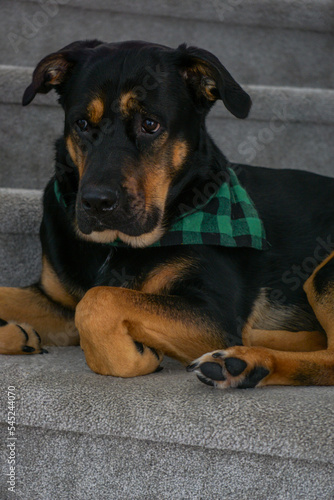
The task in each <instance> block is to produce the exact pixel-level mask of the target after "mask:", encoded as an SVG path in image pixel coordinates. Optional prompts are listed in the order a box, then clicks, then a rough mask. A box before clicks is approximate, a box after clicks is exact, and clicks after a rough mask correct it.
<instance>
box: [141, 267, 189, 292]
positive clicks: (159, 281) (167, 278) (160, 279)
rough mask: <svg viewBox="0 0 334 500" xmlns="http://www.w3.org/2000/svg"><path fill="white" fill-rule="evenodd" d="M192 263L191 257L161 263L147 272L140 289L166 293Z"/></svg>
mask: <svg viewBox="0 0 334 500" xmlns="http://www.w3.org/2000/svg"><path fill="white" fill-rule="evenodd" d="M194 265H195V264H194V262H193V261H192V260H191V259H185V258H184V259H182V258H178V259H174V260H172V261H171V262H167V263H165V264H161V265H160V266H157V267H156V268H155V269H153V271H151V272H150V273H149V274H148V276H147V278H146V279H145V281H144V283H143V284H142V286H141V287H140V291H141V292H144V293H168V292H169V291H170V290H171V288H172V287H173V285H174V284H175V283H176V282H177V281H179V280H181V279H182V277H183V276H184V275H185V274H186V273H187V271H188V270H189V269H191V268H192V267H194Z"/></svg>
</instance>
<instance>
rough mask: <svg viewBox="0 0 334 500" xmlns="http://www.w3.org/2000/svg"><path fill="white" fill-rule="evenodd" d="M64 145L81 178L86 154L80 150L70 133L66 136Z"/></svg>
mask: <svg viewBox="0 0 334 500" xmlns="http://www.w3.org/2000/svg"><path fill="white" fill-rule="evenodd" d="M66 147H67V150H68V152H69V154H70V157H71V158H72V161H73V163H74V164H75V165H76V166H77V168H78V172H79V177H80V178H81V177H82V175H83V173H84V170H85V163H86V155H85V154H84V153H83V152H82V150H81V148H80V147H79V146H78V144H77V143H76V141H75V139H74V138H73V137H72V136H71V135H69V136H68V137H67V138H66Z"/></svg>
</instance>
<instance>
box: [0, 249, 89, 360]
mask: <svg viewBox="0 0 334 500" xmlns="http://www.w3.org/2000/svg"><path fill="white" fill-rule="evenodd" d="M77 302H78V300H77V299H75V298H74V297H72V296H71V295H69V294H68V293H67V292H66V291H65V289H64V287H63V286H62V284H61V283H60V281H59V279H58V278H57V276H56V274H55V273H54V271H53V269H52V268H51V266H50V265H49V264H48V262H47V260H46V259H45V258H44V260H43V271H42V277H41V283H40V286H37V285H36V286H31V287H26V288H7V287H2V288H0V354H37V353H40V352H43V349H42V346H45V345H58V346H66V345H79V335H78V331H77V329H76V328H75V324H74V309H75V305H76V304H77Z"/></svg>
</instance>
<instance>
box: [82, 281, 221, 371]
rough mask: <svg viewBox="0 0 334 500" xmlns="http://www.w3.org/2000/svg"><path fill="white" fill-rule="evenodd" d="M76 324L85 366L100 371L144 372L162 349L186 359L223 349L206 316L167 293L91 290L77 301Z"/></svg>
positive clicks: (156, 363)
mask: <svg viewBox="0 0 334 500" xmlns="http://www.w3.org/2000/svg"><path fill="white" fill-rule="evenodd" d="M75 322H76V326H77V328H78V330H79V333H80V342H81V347H82V348H83V350H84V353H85V356H86V360H87V363H88V365H89V366H90V368H91V369H92V370H93V371H95V372H97V373H101V374H103V375H114V376H121V377H134V376H137V375H144V374H147V373H151V372H153V371H154V370H155V369H156V368H157V367H158V366H159V364H160V362H161V359H162V356H163V353H164V354H166V355H169V356H172V357H174V358H176V359H179V360H180V361H181V362H183V363H189V361H190V360H192V359H194V357H197V356H199V355H201V354H203V353H204V352H206V351H208V349H212V348H214V346H216V348H219V347H223V342H222V341H221V340H220V341H219V340H218V339H219V336H218V335H215V333H216V331H215V327H214V325H212V324H210V321H209V320H207V319H202V318H198V317H197V316H196V314H195V312H194V310H193V309H191V308H190V307H189V306H187V305H186V304H185V303H184V301H183V300H182V298H181V297H173V296H170V295H157V294H150V293H143V292H138V291H134V290H128V289H124V288H113V287H96V288H92V289H91V290H89V291H88V292H87V293H86V295H85V296H84V298H83V299H82V300H81V302H80V303H79V304H78V306H77V309H76V317H75ZM135 342H137V343H140V346H141V345H142V348H140V349H138V346H137V345H136V343H135ZM152 348H153V350H152Z"/></svg>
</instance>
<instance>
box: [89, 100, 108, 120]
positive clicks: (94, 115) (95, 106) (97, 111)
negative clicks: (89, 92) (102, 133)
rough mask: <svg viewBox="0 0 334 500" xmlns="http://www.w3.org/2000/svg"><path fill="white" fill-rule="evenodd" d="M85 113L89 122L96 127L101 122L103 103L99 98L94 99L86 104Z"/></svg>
mask: <svg viewBox="0 0 334 500" xmlns="http://www.w3.org/2000/svg"><path fill="white" fill-rule="evenodd" d="M87 112H88V116H89V120H90V122H91V123H92V124H93V125H97V124H98V123H99V122H100V121H101V120H102V117H103V113H104V102H103V100H102V99H101V97H94V99H93V100H92V101H91V102H90V103H89V104H88V107H87Z"/></svg>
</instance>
